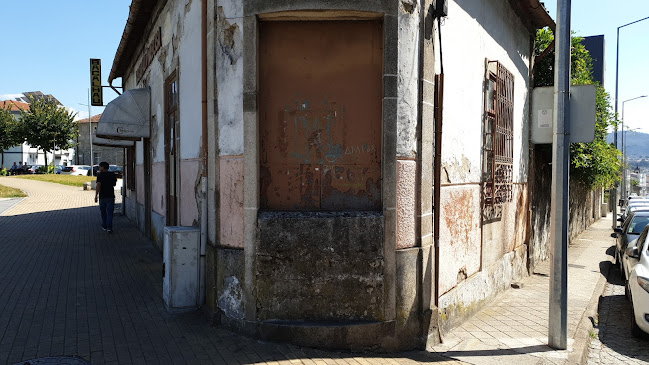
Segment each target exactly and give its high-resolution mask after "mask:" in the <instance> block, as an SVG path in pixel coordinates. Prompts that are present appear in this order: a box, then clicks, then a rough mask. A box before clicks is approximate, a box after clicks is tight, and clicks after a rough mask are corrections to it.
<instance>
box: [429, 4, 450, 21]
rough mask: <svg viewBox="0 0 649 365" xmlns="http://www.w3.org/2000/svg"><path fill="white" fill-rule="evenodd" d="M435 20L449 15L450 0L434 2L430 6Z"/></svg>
mask: <svg viewBox="0 0 649 365" xmlns="http://www.w3.org/2000/svg"><path fill="white" fill-rule="evenodd" d="M430 10H431V13H432V14H431V15H432V16H433V18H443V17H445V16H447V15H448V0H433V3H432V4H431V5H430Z"/></svg>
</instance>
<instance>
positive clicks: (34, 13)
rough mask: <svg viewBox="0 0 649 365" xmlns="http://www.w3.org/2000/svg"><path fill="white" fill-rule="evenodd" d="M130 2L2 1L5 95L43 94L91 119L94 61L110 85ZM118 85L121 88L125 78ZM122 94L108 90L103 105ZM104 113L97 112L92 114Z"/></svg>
mask: <svg viewBox="0 0 649 365" xmlns="http://www.w3.org/2000/svg"><path fill="white" fill-rule="evenodd" d="M130 4H131V1H130V0H63V1H52V0H48V1H45V0H35V1H30V2H23V1H1V2H0V9H2V14H3V16H2V21H0V34H2V35H3V37H2V42H1V46H0V47H2V52H1V54H2V57H0V70H1V71H0V95H5V94H15V93H22V92H25V91H42V92H44V93H46V94H52V95H54V96H55V97H56V98H57V99H59V101H61V103H63V104H64V105H65V106H67V107H69V108H73V109H75V110H78V111H79V116H81V117H84V118H85V117H87V115H88V107H87V106H84V105H79V103H82V104H88V87H89V84H90V71H89V70H90V65H89V64H90V58H100V59H101V66H102V79H103V80H102V81H103V83H104V85H108V82H107V79H108V74H109V73H110V68H111V65H112V64H113V57H115V51H116V50H117V46H118V45H119V41H120V39H121V36H122V32H123V31H124V26H125V25H126V19H127V18H128V11H129V5H130ZM114 84H115V85H117V86H119V85H120V79H118V80H116V82H115V83H114ZM115 96H117V94H115V92H114V91H112V90H111V89H109V88H106V89H104V105H105V104H107V103H108V102H109V101H111V100H112V99H113V98H115ZM102 110H103V108H100V107H93V108H92V114H93V115H96V114H99V113H101V111H102Z"/></svg>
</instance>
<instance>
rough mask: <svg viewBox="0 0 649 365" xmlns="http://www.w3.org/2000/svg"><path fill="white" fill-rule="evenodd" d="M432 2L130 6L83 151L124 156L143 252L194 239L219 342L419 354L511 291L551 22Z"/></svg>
mask: <svg viewBox="0 0 649 365" xmlns="http://www.w3.org/2000/svg"><path fill="white" fill-rule="evenodd" d="M435 3H436V4H437V3H439V4H440V5H441V6H432V1H430V0H425V1H424V0H422V1H415V0H401V1H398V0H357V1H347V0H334V1H331V0H329V1H325V0H310V1H302V0H300V1H297V0H285V1H266V0H264V1H262V0H226V1H222V0H205V1H191V0H167V1H164V0H160V1H156V0H133V2H132V5H131V9H130V14H129V18H128V22H127V24H126V27H125V30H124V34H123V36H122V40H121V43H120V45H119V48H118V50H117V54H116V58H115V62H114V64H113V65H112V70H111V72H110V76H109V81H110V82H113V81H114V80H115V79H117V78H121V80H122V85H123V86H124V90H125V92H124V93H123V95H122V96H120V97H118V98H117V99H115V101H113V102H111V104H112V107H111V104H109V106H108V107H107V108H106V111H105V112H104V114H103V115H102V123H99V128H100V130H98V131H97V134H98V135H99V136H100V137H105V138H107V139H106V140H100V142H102V143H104V144H105V145H115V144H117V145H119V146H121V147H126V150H127V158H126V166H125V172H126V187H127V189H126V192H125V199H124V201H125V205H126V208H125V211H126V214H127V216H128V217H129V218H130V219H132V220H134V221H135V222H137V224H138V225H139V227H140V229H141V230H142V231H143V232H145V233H146V234H147V235H148V236H150V237H151V238H152V239H153V240H154V242H155V243H156V245H158V246H159V247H160V248H161V249H162V246H163V237H164V235H165V227H176V226H184V227H196V228H197V229H199V230H200V249H199V250H198V253H197V255H200V264H199V265H200V270H199V275H198V276H199V278H198V281H199V290H200V293H199V295H198V297H197V300H196V302H197V303H196V305H197V306H201V307H203V309H205V310H207V311H208V312H209V313H210V314H211V315H212V317H211V318H214V321H215V323H220V324H222V325H225V326H228V327H231V328H234V329H236V330H239V331H242V332H245V333H248V334H250V335H252V336H257V337H260V338H264V339H270V340H279V341H288V342H292V343H296V344H301V345H307V346H317V347H324V348H342V349H377V348H381V349H385V350H396V349H409V348H425V346H426V345H427V344H434V343H437V342H438V341H439V339H440V336H444V334H445V333H446V332H447V331H448V330H450V329H451V328H453V327H454V326H456V325H457V324H458V323H461V322H462V321H463V320H464V319H466V318H468V316H470V315H471V314H472V313H475V312H476V311H477V310H478V309H479V308H480V307H481V306H484V305H485V303H487V302H488V300H489V299H491V298H493V297H494V296H495V295H496V294H497V293H499V292H501V291H502V290H505V289H506V288H507V287H508V286H509V283H510V282H511V280H516V279H517V278H520V277H521V276H523V275H525V274H526V272H527V268H526V265H527V262H528V246H529V244H530V243H529V241H530V237H531V235H530V228H529V226H530V221H531V218H530V211H531V209H530V203H529V201H530V199H529V191H528V190H529V189H528V172H529V149H530V143H529V136H528V134H529V119H530V118H529V113H530V111H529V109H530V106H529V105H530V96H529V95H530V90H531V82H530V78H531V76H530V75H531V71H530V70H531V66H532V62H533V61H532V51H533V44H534V33H535V30H536V29H538V28H541V27H544V26H548V25H549V26H553V25H554V23H553V21H552V19H551V18H550V17H549V16H548V14H547V12H546V11H545V9H544V8H543V7H542V6H541V5H540V4H539V2H538V1H537V0H490V1H468V0H450V1H448V4H447V5H446V4H444V2H443V1H439V2H437V1H436V2H435ZM446 12H448V14H449V15H450V16H449V17H448V18H445V15H446V14H445V13H446ZM440 17H442V18H444V19H443V20H442V21H441V22H439V21H438V18H440ZM197 237H198V236H197ZM167 254H168V253H167V252H165V254H164V255H167Z"/></svg>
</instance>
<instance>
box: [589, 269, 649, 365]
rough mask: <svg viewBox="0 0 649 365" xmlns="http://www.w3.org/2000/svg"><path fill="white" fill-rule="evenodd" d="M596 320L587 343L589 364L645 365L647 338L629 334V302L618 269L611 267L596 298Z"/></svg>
mask: <svg viewBox="0 0 649 365" xmlns="http://www.w3.org/2000/svg"><path fill="white" fill-rule="evenodd" d="M598 314H599V320H598V323H597V326H596V328H595V333H594V335H595V338H594V339H593V340H592V341H591V343H590V352H589V354H588V356H589V357H588V364H589V365H600V364H601V365H608V364H647V363H648V362H649V339H647V338H643V339H639V338H635V337H633V336H632V335H631V320H632V319H631V318H632V314H631V303H630V302H629V301H628V300H627V299H626V297H625V296H624V282H623V281H622V278H621V277H620V270H619V268H613V269H611V271H610V273H609V277H608V283H607V284H606V288H605V289H604V293H603V294H602V297H601V298H600V301H599V310H598Z"/></svg>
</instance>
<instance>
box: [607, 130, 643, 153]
mask: <svg viewBox="0 0 649 365" xmlns="http://www.w3.org/2000/svg"><path fill="white" fill-rule="evenodd" d="M613 134H614V133H609V135H608V137H606V140H607V141H608V142H609V143H613ZM624 138H626V141H625V144H626V153H627V155H628V156H629V160H641V159H643V160H649V134H647V133H641V132H633V131H632V132H627V133H625V135H624ZM617 144H618V148H619V149H620V151H621V150H622V132H621V131H618V132H617Z"/></svg>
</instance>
